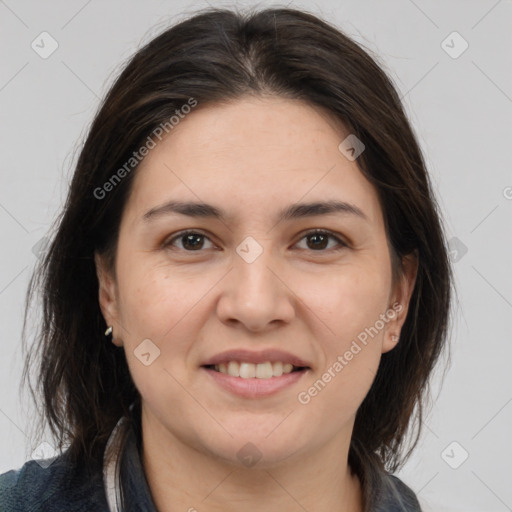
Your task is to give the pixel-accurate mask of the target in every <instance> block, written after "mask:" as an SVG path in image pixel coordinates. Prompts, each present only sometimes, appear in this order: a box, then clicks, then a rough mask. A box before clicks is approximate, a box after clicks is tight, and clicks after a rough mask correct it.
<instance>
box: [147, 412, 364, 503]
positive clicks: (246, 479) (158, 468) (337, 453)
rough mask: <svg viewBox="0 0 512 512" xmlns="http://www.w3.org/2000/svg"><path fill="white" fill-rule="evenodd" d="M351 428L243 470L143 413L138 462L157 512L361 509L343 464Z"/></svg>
mask: <svg viewBox="0 0 512 512" xmlns="http://www.w3.org/2000/svg"><path fill="white" fill-rule="evenodd" d="M349 430H350V432H347V433H343V434H344V435H343V436H341V437H340V439H336V440H335V442H333V443H331V444H329V445H326V446H323V447H320V449H318V450H315V453H312V454H306V455H302V456H300V457H297V458H293V456H292V457H289V458H288V459H287V460H286V461H285V462H283V463H280V464H279V465H275V466H269V467H265V468H264V469H256V468H244V467H240V466H235V465H233V464H230V463H228V462H226V461H223V460H219V459H218V458H215V457H213V456H210V455H208V454H206V453H204V452H202V451H199V450H197V449H195V448H193V447H191V446H189V445H187V444H185V443H182V442H181V441H180V440H179V439H177V438H176V437H174V436H173V435H172V434H171V433H170V432H169V431H168V430H166V429H165V428H164V427H163V426H162V425H161V424H159V423H158V424H157V422H155V421H151V420H149V419H148V418H147V416H146V415H145V414H144V412H143V414H142V464H143V467H144V472H145V475H146V479H147V481H148V484H149V488H150V490H151V494H152V497H153V501H154V502H155V505H156V508H157V510H158V512H175V511H188V512H220V511H222V512H234V511H239V510H240V509H242V510H244V512H245V511H246V512H256V511H261V510H289V511H292V510H297V511H303V510H315V512H327V511H329V512H332V511H333V510H336V511H340V512H341V511H343V512H361V511H362V510H363V507H362V490H361V485H360V482H359V479H358V478H357V477H356V476H355V475H352V474H351V472H350V468H349V466H348V462H347V461H348V447H349V444H350V433H351V429H349Z"/></svg>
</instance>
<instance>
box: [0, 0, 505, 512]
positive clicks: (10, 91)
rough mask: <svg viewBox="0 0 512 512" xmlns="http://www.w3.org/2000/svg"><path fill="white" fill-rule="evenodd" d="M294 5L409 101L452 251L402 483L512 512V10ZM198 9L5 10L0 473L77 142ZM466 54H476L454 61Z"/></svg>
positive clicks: (422, 4) (81, 0) (477, 0)
mask: <svg viewBox="0 0 512 512" xmlns="http://www.w3.org/2000/svg"><path fill="white" fill-rule="evenodd" d="M212 4H213V5H215V6H228V7H229V6H232V5H233V4H232V3H221V2H212ZM236 5H239V6H242V5H248V3H247V2H238V3H237V4H236ZM258 5H260V6H263V5H265V6H266V5H271V4H270V2H269V3H264V2H261V3H259V4H258ZM274 5H275V4H274ZM281 5H284V4H281ZM289 5H290V6H292V7H303V8H306V9H308V10H310V11H312V12H314V13H317V14H319V15H321V16H323V17H325V18H327V19H328V20H330V21H332V22H334V23H335V24H337V25H338V26H339V27H340V28H342V29H343V30H344V31H345V32H346V33H347V34H348V35H350V36H352V37H353V38H354V39H355V40H356V41H358V42H360V43H362V44H364V45H365V46H366V47H368V48H370V49H372V50H373V51H374V52H376V53H377V54H378V56H379V59H380V62H381V64H382V65H384V66H385V68H386V69H387V71H388V73H390V74H391V76H392V78H393V80H394V81H395V83H396V85H397V87H398V88H399V90H400V91H401V94H402V95H403V98H404V102H405V105H406V108H407V111H408V114H409V116H410V118H411V121H412V123H413V125H414V128H415V130H416V132H417V134H418V137H419V139H420V142H421V145H422V148H423V151H424V153H425V156H426V159H427V163H428V165H429V169H430V172H431V175H432V179H433V182H434V186H435V189H436V191H437V194H438V197H439V201H440V205H441V208H442V210H443V212H444V216H445V219H446V229H447V233H448V236H449V238H450V239H451V244H452V248H453V253H452V254H453V258H454V269H455V274H456V283H457V287H458V295H459V302H458V305H457V307H456V311H455V317H454V324H453V337H452V364H451V366H450V369H449V371H448V372H447V374H446V377H445V379H444V382H443V386H442V388H441V387H440V382H441V379H440V373H439V374H437V375H436V378H435V379H434V384H433V391H434V399H435V400H434V403H433V407H432V412H431V414H430V415H429V416H428V417H427V418H426V420H425V425H424V426H425V428H424V434H423V436H422V440H421V443H420V445H419V446H418V448H417V450H416V452H415V453H414V455H413V457H412V458H411V459H410V461H409V462H408V464H407V465H406V466H405V467H404V469H403V470H402V471H401V472H400V473H399V476H400V477H401V478H402V479H403V480H405V481H406V482H407V483H408V484H409V485H410V486H411V487H412V488H413V489H414V490H415V491H416V492H417V493H418V496H419V498H420V500H421V501H422V504H423V506H424V508H425V510H426V511H429V510H435V511H448V510H449V511H465V512H470V511H482V512H483V511H485V512H493V511H496V512H501V511H506V510H512V486H511V485H510V484H511V483H512V482H511V477H512V442H511V440H510V432H511V431H512V429H511V423H512V403H511V402H512V385H511V380H512V379H511V373H510V369H509V367H510V361H511V360H512V343H511V342H512V337H511V328H510V324H509V319H510V317H511V314H512V273H511V272H510V271H509V265H510V262H511V260H512V258H511V256H512V242H511V241H512V236H511V235H512V233H511V227H510V218H511V214H512V173H511V160H512V158H511V156H510V146H511V135H512V129H511V128H512V126H511V125H512V121H511V119H512V66H511V64H512V58H511V52H512V35H511V34H512V2H511V1H510V0H501V1H496V0H473V1H467V0H465V1H450V2H439V1H438V2H434V1H420V0H415V1H413V0H393V1H369V0H364V1H361V0H359V1H355V0H353V1H349V0H343V1H341V2H335V1H334V0H325V1H318V2H299V1H296V2H291V3H290V4H289ZM206 6H207V4H206V3H204V2H196V3H194V2H166V1H157V0H151V1H146V2H135V1H129V2H127V1H123V2H122V1H121V0H119V1H103V2H99V1H98V0H92V1H87V0H73V1H69V0H67V1H60V2H58V1H55V0H53V1H46V2H36V1H17V2H15V1H14V0H6V1H0V40H1V45H0V52H1V61H2V67H1V70H0V108H1V115H2V117H1V119H2V122H1V124H0V144H1V159H0V229H1V240H2V243H1V250H0V254H1V258H2V260H1V263H2V264H1V265H0V319H1V323H0V325H1V326H2V338H3V339H2V347H3V353H2V357H1V360H0V387H1V389H2V390H3V393H2V394H1V398H0V433H1V435H0V473H1V472H4V471H7V470H8V469H11V468H15V467H19V466H21V464H22V463H23V462H24V461H25V460H27V459H29V458H31V454H32V453H33V451H34V449H35V448H36V447H35V446H33V445H32V444H31V438H30V429H29V422H28V420H29V419H30V418H31V417H33V415H34V409H33V406H32V405H31V404H30V402H29V401H28V400H27V399H25V400H20V398H19V394H18V385H19V380H20V376H21V365H22V357H21V356H22V353H21V346H20V332H21V320H22V312H23V305H24V294H25V290H26V286H27V283H28V279H29V276H30V273H31V270H32V268H33V265H34V263H35V261H36V255H35V253H37V251H36V250H34V245H36V244H37V243H38V242H39V241H40V240H41V239H42V238H43V237H44V236H45V233H46V231H47V230H48V228H49V226H50V224H51V222H52V220H53V219H54V217H55V215H56V213H57V211H58V210H59V208H60V206H61V205H62V203H63V200H64V198H65V195H66V190H67V185H68V182H69V177H70V174H71V169H72V167H73V163H74V162H75V159H76V153H75V152H76V150H77V149H79V148H80V145H81V137H83V136H84V134H85V133H86V130H87V127H88V125H89V123H90V121H91V119H92V115H93V113H94V111H95V109H96V107H97V105H98V101H99V98H101V97H102V96H103V95H104V93H105V92H106V90H107V88H108V86H109V85H110V84H111V81H112V79H113V77H114V75H115V73H116V72H117V71H118V70H119V69H120V67H121V66H122V64H123V63H124V62H125V60H126V59H127V58H128V57H129V56H130V55H131V54H132V53H133V52H134V51H135V50H136V48H137V47H138V46H139V45H140V44H141V43H142V42H145V41H147V40H148V39H150V38H151V37H152V36H153V35H155V34H156V33H158V32H159V31H161V30H162V29H163V28H164V27H165V26H167V25H168V24H171V23H173V22H175V21H177V20H179V19H181V17H182V15H183V13H190V12H192V11H194V10H195V9H196V8H200V7H206ZM43 31H46V32H48V33H49V34H51V37H52V38H53V39H54V40H56V41H57V43H58V48H57V50H56V51H55V52H54V53H53V54H51V55H50V56H48V57H47V58H45V59H44V58H42V57H41V56H40V55H39V54H38V53H36V51H35V50H34V49H32V47H31V44H32V42H33V41H34V45H39V46H38V47H37V46H36V48H38V51H39V52H43V51H48V50H49V49H51V40H50V39H49V38H48V36H39V35H40V34H41V32H43ZM454 31H456V32H458V33H459V34H460V36H461V37H462V38H463V39H461V38H460V37H459V36H457V35H451V34H452V33H453V32H454ZM42 38H46V39H44V40H43V42H41V39H42ZM464 40H465V41H467V44H468V45H469V47H468V48H467V50H466V51H464V52H463V53H462V54H460V55H459V53H460V52H461V51H462V50H463V49H464V46H465V43H464ZM443 41H445V42H444V43H443ZM43 46H44V48H43ZM454 57H456V58H454ZM454 237H455V238H454ZM466 251H467V252H466ZM453 442H455V443H456V444H452V443H453ZM36 453H39V454H40V453H45V451H44V449H41V448H39V449H38V451H36ZM466 455H468V458H467V460H464V458H465V456H466Z"/></svg>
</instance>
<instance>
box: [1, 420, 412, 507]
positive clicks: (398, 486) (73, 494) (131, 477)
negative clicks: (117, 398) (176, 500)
mask: <svg viewBox="0 0 512 512" xmlns="http://www.w3.org/2000/svg"><path fill="white" fill-rule="evenodd" d="M119 460H120V465H119V467H120V473H119V477H120V481H121V487H122V489H123V504H124V508H123V511H124V512H157V509H156V507H155V504H154V502H153V499H152V497H151V492H150V490H149V486H148V483H147V480H146V477H145V474H144V470H143V467H142V462H141V458H140V442H139V441H138V438H137V435H136V433H135V432H134V430H133V428H131V427H128V428H127V432H126V442H125V444H124V446H123V448H122V450H121V452H120V458H119ZM48 464H49V465H48ZM378 487H379V488H378V491H377V499H376V504H375V506H373V507H372V509H371V510H372V512H421V509H420V506H419V503H418V500H417V498H416V496H415V494H414V493H413V492H412V490H411V489H409V487H407V486H406V485H405V484H404V483H403V482H402V481H401V480H400V479H398V478H397V477H395V476H393V475H390V474H388V473H383V474H382V475H381V479H380V482H379V486H378ZM43 511H44V512H100V511H101V512H108V511H109V506H108V503H107V497H106V493H105V487H104V481H103V473H102V471H97V472H96V473H94V474H92V475H90V474H86V473H85V470H84V469H83V468H82V467H80V466H77V465H75V464H73V463H72V462H71V460H70V459H69V457H68V455H67V452H64V453H63V454H61V455H59V456H58V457H56V458H55V459H53V460H52V459H48V460H47V461H46V462H45V463H42V461H35V460H31V461H28V462H26V463H25V464H24V465H23V467H21V468H20V469H18V470H16V471H14V470H11V471H8V472H7V473H4V474H2V475H0V512H43Z"/></svg>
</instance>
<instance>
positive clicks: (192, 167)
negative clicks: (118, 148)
mask: <svg viewBox="0 0 512 512" xmlns="http://www.w3.org/2000/svg"><path fill="white" fill-rule="evenodd" d="M348 134H349V132H348V131H347V130H346V128H345V127H344V126H343V125H342V123H341V122H339V121H337V120H335V119H334V118H333V117H332V116H329V115H328V114H327V113H326V112H325V111H324V110H322V109H320V108H315V107H312V106H310V105H308V104H306V103H304V102H302V101H298V100H290V99H283V98H276V97H268V98H255V97H246V98H242V99H238V100H234V101H230V102H227V103H220V104H219V103H217V104H209V105H206V106H201V105H200V104H199V105H198V106H197V107H196V108H195V109H194V110H193V111H192V112H191V113H190V114H189V115H188V116H185V117H184V119H182V120H180V122H179V124H177V125H176V126H175V127H174V128H173V129H172V131H171V132H170V133H169V134H168V135H167V136H166V137H165V138H164V139H163V140H162V141H161V142H159V143H157V145H156V147H155V148H154V149H152V150H151V151H150V152H149V154H148V155H147V156H146V157H145V159H144V160H143V161H142V163H141V164H140V166H139V168H138V169H137V171H136V176H135V179H134V182H133V184H132V194H131V197H130V200H129V204H128V205H127V209H129V212H130V214H134V215H135V214H136V215H138V216H139V217H140V215H141V214H142V213H143V210H144V211H146V210H147V209H149V208H151V207H154V206H157V205H158V204H162V203H164V202H166V201H168V200H170V199H178V198H179V199H187V200H191V201H192V200H193V201H199V200H200V201H202V202H208V203H216V204H218V205H220V206H223V205H224V206H225V208H227V206H228V205H230V207H232V208H235V209H236V210H237V211H238V212H240V215H243V214H245V215H251V214H252V215H255V214H257V213H258V214H265V213H269V214H270V213H271V212H269V211H268V210H269V206H270V205H274V204H275V205H276V208H278V209H281V207H282V206H283V205H284V204H289V203H292V202H298V201H299V200H301V199H303V200H307V201H314V200H325V199H340V200H345V201H349V202H351V203H357V204H358V205H359V206H360V207H361V208H363V207H364V211H365V213H366V214H367V215H368V217H369V218H370V220H372V219H374V220H375V219H376V218H377V217H378V216H379V215H380V207H379V204H378V200H377V195H376V191H375V189H374V187H373V186H372V185H371V184H370V183H369V182H368V180H367V179H366V178H365V177H364V175H363V174H362V173H361V171H360V170H359V168H358V166H357V163H356V162H355V161H350V160H348V159H347V158H346V157H345V156H344V155H343V154H342V153H341V152H340V151H339V149H338V146H339V144H340V142H341V141H342V140H343V139H344V138H345V137H346V136H347V135H348ZM327 196H328V197H327Z"/></svg>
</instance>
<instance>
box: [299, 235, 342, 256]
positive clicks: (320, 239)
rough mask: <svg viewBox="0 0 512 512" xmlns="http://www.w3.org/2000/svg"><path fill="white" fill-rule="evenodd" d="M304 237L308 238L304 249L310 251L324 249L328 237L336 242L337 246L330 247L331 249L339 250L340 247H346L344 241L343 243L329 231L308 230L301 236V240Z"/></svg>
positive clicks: (327, 242)
mask: <svg viewBox="0 0 512 512" xmlns="http://www.w3.org/2000/svg"><path fill="white" fill-rule="evenodd" d="M304 239H307V240H308V242H306V244H307V247H306V249H310V250H312V251H321V252H323V251H324V249H326V248H327V246H328V244H329V239H332V240H335V241H336V242H337V245H338V247H334V248H333V247H330V248H331V249H333V250H339V249H342V248H343V247H347V245H346V244H345V243H343V242H342V241H341V240H340V239H339V238H338V237H337V236H336V235H334V234H333V233H331V232H330V231H320V230H315V231H310V232H309V233H306V234H305V235H304V236H303V237H302V240H304Z"/></svg>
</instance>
